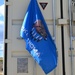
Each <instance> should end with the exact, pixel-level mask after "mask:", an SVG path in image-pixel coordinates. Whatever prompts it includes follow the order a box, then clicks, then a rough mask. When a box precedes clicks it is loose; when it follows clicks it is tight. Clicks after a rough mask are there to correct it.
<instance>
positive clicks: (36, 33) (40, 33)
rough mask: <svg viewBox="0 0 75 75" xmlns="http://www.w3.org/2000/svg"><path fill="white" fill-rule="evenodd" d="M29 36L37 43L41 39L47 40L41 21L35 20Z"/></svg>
mask: <svg viewBox="0 0 75 75" xmlns="http://www.w3.org/2000/svg"><path fill="white" fill-rule="evenodd" d="M30 34H31V36H32V38H33V39H34V40H35V41H37V42H39V41H41V40H42V39H44V40H47V33H46V31H45V28H44V26H43V25H42V22H41V20H37V21H36V22H35V23H34V25H33V28H32V30H31V32H30Z"/></svg>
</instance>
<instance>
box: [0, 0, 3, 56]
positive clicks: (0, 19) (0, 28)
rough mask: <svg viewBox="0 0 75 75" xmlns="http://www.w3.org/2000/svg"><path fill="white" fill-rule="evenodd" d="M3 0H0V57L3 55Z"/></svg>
mask: <svg viewBox="0 0 75 75" xmlns="http://www.w3.org/2000/svg"><path fill="white" fill-rule="evenodd" d="M3 33H4V0H0V57H3V35H4V34H3Z"/></svg>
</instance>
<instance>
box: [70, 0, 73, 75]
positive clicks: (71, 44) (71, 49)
mask: <svg viewBox="0 0 75 75" xmlns="http://www.w3.org/2000/svg"><path fill="white" fill-rule="evenodd" d="M71 7H72V1H71V0H69V20H70V51H71V75H73V53H72V51H73V43H72V41H73V40H72V10H71Z"/></svg>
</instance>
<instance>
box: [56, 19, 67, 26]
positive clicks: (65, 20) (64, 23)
mask: <svg viewBox="0 0 75 75" xmlns="http://www.w3.org/2000/svg"><path fill="white" fill-rule="evenodd" d="M57 24H58V25H68V20H67V19H61V18H59V19H58V20H57Z"/></svg>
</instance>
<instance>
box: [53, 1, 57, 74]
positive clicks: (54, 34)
mask: <svg viewBox="0 0 75 75" xmlns="http://www.w3.org/2000/svg"><path fill="white" fill-rule="evenodd" d="M55 12H56V11H55V0H52V13H53V14H52V16H53V38H54V42H55V44H56V21H55ZM54 75H56V69H55V70H54Z"/></svg>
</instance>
